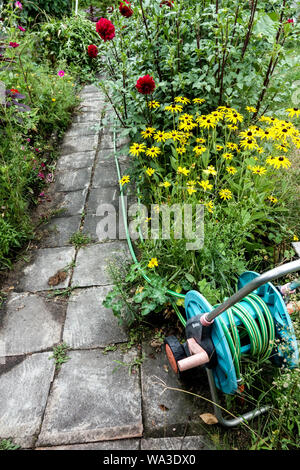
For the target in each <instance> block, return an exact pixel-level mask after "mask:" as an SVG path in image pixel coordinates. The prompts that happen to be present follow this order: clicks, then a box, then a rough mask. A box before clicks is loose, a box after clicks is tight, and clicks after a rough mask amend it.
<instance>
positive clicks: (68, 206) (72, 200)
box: [57, 189, 87, 216]
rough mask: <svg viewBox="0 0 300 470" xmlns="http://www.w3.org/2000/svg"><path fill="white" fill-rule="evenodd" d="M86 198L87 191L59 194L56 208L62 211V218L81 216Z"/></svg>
mask: <svg viewBox="0 0 300 470" xmlns="http://www.w3.org/2000/svg"><path fill="white" fill-rule="evenodd" d="M86 196H87V189H81V190H79V191H72V192H60V193H58V197H57V206H58V207H59V208H61V209H62V213H63V215H64V216H71V215H82V213H83V210H84V206H85V201H86Z"/></svg>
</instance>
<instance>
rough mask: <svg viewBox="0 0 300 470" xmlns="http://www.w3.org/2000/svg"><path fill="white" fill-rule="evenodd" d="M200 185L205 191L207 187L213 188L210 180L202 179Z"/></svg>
mask: <svg viewBox="0 0 300 470" xmlns="http://www.w3.org/2000/svg"><path fill="white" fill-rule="evenodd" d="M198 184H199V186H201V187H202V188H203V189H204V191H206V190H207V189H212V188H213V185H212V184H210V182H209V181H208V180H202V181H200V182H198Z"/></svg>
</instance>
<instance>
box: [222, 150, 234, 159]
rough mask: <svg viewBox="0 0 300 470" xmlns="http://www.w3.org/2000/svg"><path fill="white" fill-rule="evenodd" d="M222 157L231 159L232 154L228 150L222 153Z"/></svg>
mask: <svg viewBox="0 0 300 470" xmlns="http://www.w3.org/2000/svg"><path fill="white" fill-rule="evenodd" d="M222 157H223V158H225V160H232V159H233V155H232V153H230V152H227V153H223V154H222Z"/></svg>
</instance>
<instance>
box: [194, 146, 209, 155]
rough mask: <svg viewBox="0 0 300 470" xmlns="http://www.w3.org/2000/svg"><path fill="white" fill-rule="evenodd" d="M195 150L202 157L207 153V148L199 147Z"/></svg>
mask: <svg viewBox="0 0 300 470" xmlns="http://www.w3.org/2000/svg"><path fill="white" fill-rule="evenodd" d="M193 150H194V152H195V154H196V155H202V153H204V152H205V150H206V147H201V145H197V146H196V147H194V148H193Z"/></svg>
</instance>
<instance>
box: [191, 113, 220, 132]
mask: <svg viewBox="0 0 300 470" xmlns="http://www.w3.org/2000/svg"><path fill="white" fill-rule="evenodd" d="M196 121H197V122H198V124H199V127H204V128H205V129H209V128H210V127H212V128H213V129H214V128H215V127H216V121H215V119H214V118H213V117H211V116H209V115H208V116H199V117H198V118H197V119H196Z"/></svg>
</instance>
